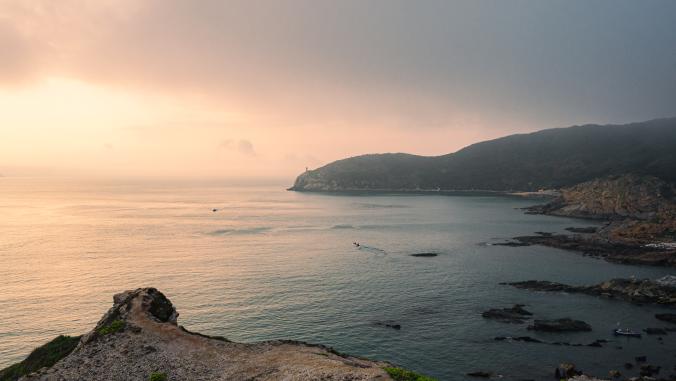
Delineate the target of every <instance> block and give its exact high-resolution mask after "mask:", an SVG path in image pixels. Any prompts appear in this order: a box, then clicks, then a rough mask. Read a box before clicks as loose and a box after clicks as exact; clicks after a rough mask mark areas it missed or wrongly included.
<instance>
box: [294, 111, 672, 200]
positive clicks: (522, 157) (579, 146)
mask: <svg viewBox="0 0 676 381" xmlns="http://www.w3.org/2000/svg"><path fill="white" fill-rule="evenodd" d="M625 173H637V174H641V175H650V176H655V177H657V178H660V179H662V180H665V181H668V182H676V118H670V119H656V120H652V121H647V122H641V123H632V124H625V125H603V126H601V125H584V126H573V127H568V128H555V129H548V130H542V131H538V132H534V133H531V134H518V135H511V136H507V137H503V138H500V139H495V140H491V141H486V142H481V143H477V144H473V145H471V146H468V147H466V148H463V149H462V150H460V151H457V152H455V153H451V154H448V155H443V156H434V157H425V156H416V155H409V154H403V153H387V154H371V155H363V156H357V157H352V158H348V159H343V160H338V161H335V162H333V163H330V164H328V165H325V166H323V167H321V168H318V169H315V170H311V171H307V172H305V173H303V174H301V175H300V176H298V178H297V179H296V181H295V183H294V185H293V186H292V187H291V188H290V190H295V191H334V192H336V191H337V192H340V191H351V190H373V191H418V190H428V191H434V190H490V191H537V190H539V189H555V188H561V187H567V186H572V185H575V184H579V183H581V182H585V181H589V180H592V179H594V178H598V177H602V176H607V175H618V174H625Z"/></svg>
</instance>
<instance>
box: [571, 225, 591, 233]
mask: <svg viewBox="0 0 676 381" xmlns="http://www.w3.org/2000/svg"><path fill="white" fill-rule="evenodd" d="M566 230H568V231H569V232H571V233H584V234H591V233H596V231H597V230H598V228H597V227H596V226H587V227H584V228H578V227H569V228H566Z"/></svg>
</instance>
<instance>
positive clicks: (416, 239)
mask: <svg viewBox="0 0 676 381" xmlns="http://www.w3.org/2000/svg"><path fill="white" fill-rule="evenodd" d="M534 202H535V201H534V200H526V199H519V198H508V197H478V196H430V195H426V196H415V195H352V196H334V195H321V194H306V193H295V192H287V191H284V190H283V187H236V188H232V187H224V186H219V185H215V184H212V185H208V186H207V185H200V186H192V185H190V184H179V183H175V184H168V183H162V184H160V183H157V184H154V183H143V184H141V183H135V184H114V183H94V182H91V183H74V182H54V181H53V180H51V181H46V180H35V179H11V178H3V179H0V213H1V214H2V218H1V219H0V280H1V283H0V368H2V367H5V366H7V365H10V364H12V363H14V362H16V361H19V360H21V359H22V358H23V357H25V356H26V355H27V354H28V353H29V352H30V351H31V350H32V349H33V348H34V347H36V346H38V345H41V344H43V343H44V342H46V341H47V340H50V339H52V338H53V337H55V336H57V335H60V334H71V335H76V334H82V333H85V332H87V331H89V330H90V329H91V328H93V326H94V324H95V323H96V321H97V320H98V319H99V318H100V316H101V315H102V314H103V313H104V312H105V311H106V310H107V309H108V308H109V307H110V305H111V304H112V295H113V294H114V293H117V292H120V291H123V290H126V289H133V288H136V287H144V286H154V287H157V288H158V289H160V290H161V291H163V292H164V293H165V294H166V295H167V296H168V297H169V298H170V299H171V300H172V302H173V303H174V304H175V305H176V307H177V309H178V311H179V312H180V317H179V324H182V325H185V326H186V327H187V328H188V329H190V330H191V331H199V332H202V333H205V334H213V335H223V336H225V337H227V338H229V339H231V340H235V341H245V342H251V341H259V340H269V339H281V338H284V339H296V340H303V341H308V342H313V343H321V344H325V345H329V346H332V347H334V348H335V349H337V350H339V351H341V352H347V353H350V354H355V355H362V356H368V357H372V358H376V359H382V360H387V361H391V362H393V363H396V364H399V365H401V366H404V367H407V368H411V369H414V370H416V371H419V372H421V373H425V374H429V375H431V376H435V377H439V378H440V379H444V380H446V379H450V380H454V379H463V378H464V376H463V375H464V374H465V373H466V372H471V371H476V370H486V371H494V372H498V373H500V374H503V375H504V376H505V377H504V379H507V380H510V379H521V378H535V379H543V378H545V377H546V378H549V377H551V375H552V374H553V369H554V367H555V366H556V365H557V364H558V363H559V362H562V361H572V362H574V363H575V364H576V365H578V367H579V368H581V369H583V370H585V371H586V372H588V373H592V374H596V375H601V376H605V375H606V374H607V371H608V370H609V369H622V364H624V363H625V362H628V361H631V360H632V359H633V358H634V356H638V355H647V356H648V358H649V360H650V362H651V363H652V364H656V365H663V366H665V367H667V368H672V367H673V365H674V362H675V361H674V357H673V353H676V341H674V339H672V338H671V336H666V337H665V338H664V344H660V343H659V342H658V341H657V339H656V338H655V337H650V336H648V337H645V336H644V338H643V339H641V340H626V339H619V340H618V339H616V338H614V337H612V335H611V330H612V329H613V328H614V327H615V325H616V323H617V322H622V324H623V325H625V326H628V327H631V328H633V329H636V330H638V329H643V328H646V327H659V326H663V325H664V324H663V323H661V322H659V321H657V320H655V319H654V318H653V314H654V313H656V312H662V311H664V309H663V308H660V307H655V306H643V307H637V306H634V305H630V304H628V303H624V302H618V301H610V300H603V299H598V298H593V297H588V296H584V295H566V294H543V293H533V292H529V291H523V290H516V289H512V288H510V287H507V286H500V285H498V283H499V282H506V281H518V280H527V279H541V280H551V281H558V282H564V283H569V284H587V283H596V282H600V281H602V280H606V279H610V278H613V277H629V276H636V277H650V278H655V277H660V276H663V275H666V274H670V273H671V270H670V269H663V268H652V267H637V266H626V265H616V264H610V263H606V262H603V261H599V260H595V259H590V258H585V257H582V256H579V255H576V254H572V253H569V252H564V251H560V250H556V249H549V248H544V247H514V248H512V247H500V246H492V245H490V243H494V242H499V241H502V240H504V239H508V238H511V237H513V236H517V235H524V234H531V233H533V232H534V231H549V232H559V231H562V230H563V229H564V228H565V227H568V226H588V225H590V223H589V222H588V221H579V220H572V219H566V218H556V217H548V216H532V215H525V214H523V212H522V211H521V210H519V209H518V208H520V207H524V206H527V205H531V204H533V203H534ZM213 209H216V211H215V212H214V211H212V210H213ZM353 242H359V243H360V244H361V245H362V247H361V248H357V247H355V246H354V245H353ZM422 252H435V253H438V254H439V255H438V256H437V257H430V258H416V257H411V256H410V254H413V253H422ZM514 303H523V304H526V305H527V306H528V307H526V308H527V309H528V310H530V311H531V312H533V313H534V314H535V316H536V318H560V317H572V318H576V319H581V320H585V321H587V322H589V323H590V324H591V325H592V327H593V331H592V332H588V333H575V334H566V335H560V334H545V333H534V332H528V331H526V325H510V324H502V323H498V322H494V321H489V320H484V319H483V318H482V317H481V312H482V311H484V310H485V309H488V308H492V307H508V306H511V305H512V304H514ZM386 320H391V321H394V322H396V323H397V324H401V326H402V328H401V330H398V331H397V330H392V329H388V328H386V327H381V326H376V325H375V324H374V323H375V322H378V321H386ZM525 335H530V336H533V337H537V338H539V339H542V340H546V341H569V342H573V343H590V342H592V341H594V340H596V339H608V340H617V341H615V342H611V343H609V344H607V345H605V347H604V348H590V347H563V346H551V345H544V344H531V343H509V342H495V341H494V340H493V338H494V337H495V336H525ZM617 346H621V347H622V349H621V350H620V349H616V347H617ZM623 373H627V372H623ZM628 374H631V373H628Z"/></svg>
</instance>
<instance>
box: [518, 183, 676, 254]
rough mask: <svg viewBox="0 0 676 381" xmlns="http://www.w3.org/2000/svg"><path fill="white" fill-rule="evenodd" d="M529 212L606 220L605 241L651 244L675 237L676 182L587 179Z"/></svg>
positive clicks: (565, 189) (670, 240)
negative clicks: (675, 183)
mask: <svg viewBox="0 0 676 381" xmlns="http://www.w3.org/2000/svg"><path fill="white" fill-rule="evenodd" d="M528 213H538V214H549V215H555V216H566V217H577V218H590V219H599V220H607V221H610V223H609V224H608V225H607V226H605V227H603V228H602V229H599V231H598V232H597V234H598V235H599V236H600V237H602V238H603V239H604V240H605V241H615V242H622V243H625V244H639V245H642V244H650V243H656V242H668V243H670V242H674V241H676V185H674V184H672V183H668V182H665V181H663V180H660V179H658V178H656V177H653V176H639V175H633V174H626V175H621V176H608V177H603V178H598V179H594V180H591V181H587V182H584V183H581V184H578V185H575V186H572V187H569V188H564V189H562V190H561V195H560V196H559V197H558V198H556V199H554V200H552V201H551V202H549V203H547V204H544V205H536V206H533V207H531V208H528Z"/></svg>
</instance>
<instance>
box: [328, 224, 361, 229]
mask: <svg viewBox="0 0 676 381" xmlns="http://www.w3.org/2000/svg"><path fill="white" fill-rule="evenodd" d="M354 228H355V227H354V226H352V225H350V224H338V225H333V226H331V229H354Z"/></svg>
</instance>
